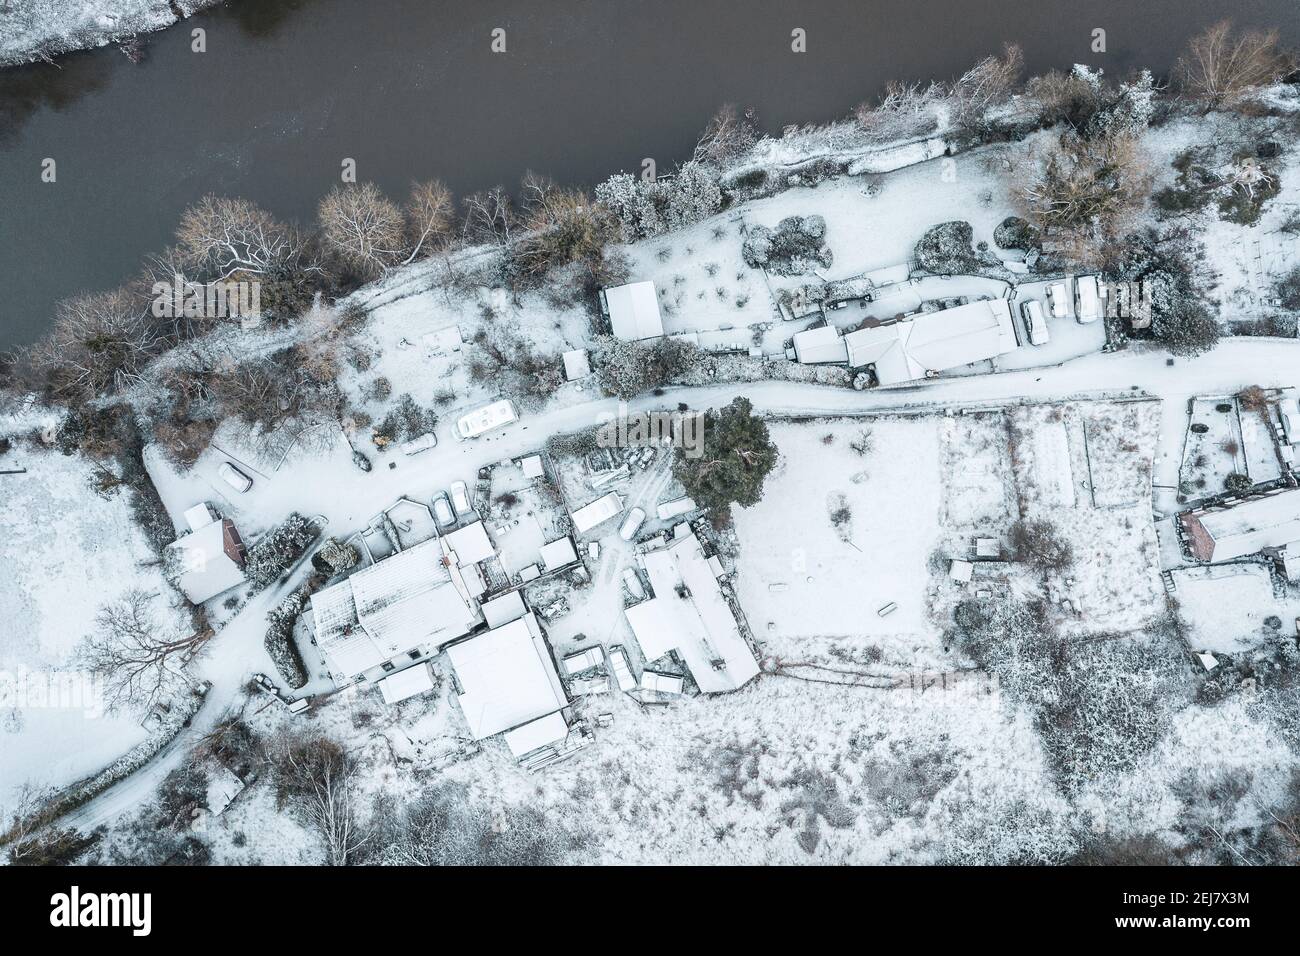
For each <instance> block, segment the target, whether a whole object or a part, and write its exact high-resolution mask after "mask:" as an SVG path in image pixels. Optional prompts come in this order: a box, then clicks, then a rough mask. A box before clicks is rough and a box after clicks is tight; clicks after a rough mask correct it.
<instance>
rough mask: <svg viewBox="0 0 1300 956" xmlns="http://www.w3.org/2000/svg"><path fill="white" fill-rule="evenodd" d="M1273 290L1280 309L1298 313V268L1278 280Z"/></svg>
mask: <svg viewBox="0 0 1300 956" xmlns="http://www.w3.org/2000/svg"><path fill="white" fill-rule="evenodd" d="M1275 290H1276V292H1277V298H1278V301H1279V302H1280V303H1281V305H1282V308H1284V309H1291V310H1292V311H1296V312H1300V266H1296V267H1295V268H1294V269H1292V270H1291V271H1290V272H1288V273H1287V274H1286V275H1284V276H1283V277H1282V278H1280V279H1278V280H1277V286H1276V287H1275Z"/></svg>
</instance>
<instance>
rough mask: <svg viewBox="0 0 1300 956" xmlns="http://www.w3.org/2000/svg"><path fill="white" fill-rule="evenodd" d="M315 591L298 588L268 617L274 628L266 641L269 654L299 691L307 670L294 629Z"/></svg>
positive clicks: (268, 613) (287, 681)
mask: <svg viewBox="0 0 1300 956" xmlns="http://www.w3.org/2000/svg"><path fill="white" fill-rule="evenodd" d="M312 590H313V589H312V587H311V586H310V585H308V586H304V587H300V588H298V589H297V590H296V591H294V592H293V593H292V594H290V595H289V596H288V597H287V598H285V599H284V600H283V601H282V602H280V604H279V606H278V607H275V608H272V609H271V610H270V611H268V612H267V615H266V620H267V622H268V623H269V625H270V626H269V627H268V628H267V630H266V640H265V641H264V642H263V644H264V646H265V647H266V653H267V654H268V655H270V657H271V662H272V663H273V664H275V669H276V670H277V671H279V673H280V676H281V677H282V678H284V681H285V683H287V684H288V685H289V686H290V687H292V688H294V689H295V690H296V689H298V688H299V687H302V686H303V685H304V684H306V683H307V669H306V668H305V667H304V666H303V663H302V655H300V654H299V653H298V645H297V644H295V643H294V641H293V628H294V625H295V624H296V623H297V621H298V616H299V615H300V614H302V612H303V611H304V610H305V609H306V607H307V602H308V601H309V600H311V593H312Z"/></svg>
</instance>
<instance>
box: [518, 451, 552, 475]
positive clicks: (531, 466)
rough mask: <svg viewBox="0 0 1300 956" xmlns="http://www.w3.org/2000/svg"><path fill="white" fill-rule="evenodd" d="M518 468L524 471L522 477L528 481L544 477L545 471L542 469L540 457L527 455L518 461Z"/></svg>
mask: <svg viewBox="0 0 1300 956" xmlns="http://www.w3.org/2000/svg"><path fill="white" fill-rule="evenodd" d="M519 467H520V468H522V469H523V470H524V477H525V478H528V479H530V480H531V479H533V478H543V477H545V475H546V469H545V468H543V467H542V456H541V455H529V456H528V457H527V458H521V459H519Z"/></svg>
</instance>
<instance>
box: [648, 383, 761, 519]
mask: <svg viewBox="0 0 1300 956" xmlns="http://www.w3.org/2000/svg"><path fill="white" fill-rule="evenodd" d="M686 452H687V449H685V448H678V449H677V463H676V465H675V467H674V469H673V473H674V474H675V475H676V477H677V480H678V481H680V482H681V483H682V485H683V486H684V487H685V488H686V493H687V494H689V495H690V496H691V497H692V498H694V499H695V501H696V502H697V503H699V504H700V505H702V506H703V507H705V508H709V509H713V510H717V511H724V510H726V509H727V508H728V507H730V505H731V504H732V503H733V502H734V503H735V504H738V505H742V506H749V505H753V504H757V503H758V502H759V500H761V499H762V497H763V482H764V480H765V479H766V478H767V476H768V473H769V472H770V471H771V470H772V469H773V467H775V465H776V460H777V450H776V446H775V445H774V444H772V439H771V437H770V436H769V435H768V431H767V424H766V423H765V422H764V421H763V420H762V419H761V418H759V417H758V416H756V415H754V414H753V406H752V405H751V404H750V402H749V400H748V399H745V398H736V399H734V400H733V401H732V402H731V404H730V405H728V406H726V407H725V408H723V409H722V410H721V411H714V410H713V409H709V411H708V412H706V413H705V416H704V432H703V454H701V455H700V456H699V457H696V458H691V457H688V456H687V453H686Z"/></svg>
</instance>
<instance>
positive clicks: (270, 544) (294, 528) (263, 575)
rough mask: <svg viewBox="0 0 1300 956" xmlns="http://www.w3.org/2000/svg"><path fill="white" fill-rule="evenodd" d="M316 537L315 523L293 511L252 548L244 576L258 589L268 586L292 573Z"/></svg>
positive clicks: (245, 565) (249, 550) (249, 551)
mask: <svg viewBox="0 0 1300 956" xmlns="http://www.w3.org/2000/svg"><path fill="white" fill-rule="evenodd" d="M315 538H316V529H315V528H313V527H312V524H311V522H309V521H308V520H307V519H306V518H304V517H303V516H302V515H300V514H298V512H296V511H295V512H293V513H292V514H290V515H289V517H287V518H285V519H284V522H283V523H282V524H281V525H280V526H279V527H277V528H275V529H273V530H272V531H269V532H267V533H266V534H264V535H263V536H262V537H261V538H259V539H258V541H257V543H256V544H254V545H253V546H252V547H251V548H249V549H248V558H247V561H246V562H245V564H244V576H245V577H246V578H247V579H248V581H249V583H250V584H252V585H253V586H254V587H256V588H264V587H266V586H267V585H269V584H271V583H273V582H274V581H275V580H276V578H278V577H279V576H280V575H281V574H283V573H284V572H285V571H287V570H289V568H290V567H292V566H293V564H294V562H295V561H297V560H298V559H299V558H300V557H302V553H303V552H304V551H306V550H307V545H309V544H311V543H312V541H314V540H315Z"/></svg>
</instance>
